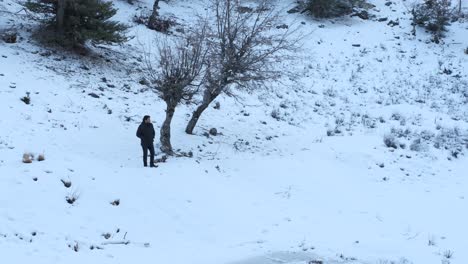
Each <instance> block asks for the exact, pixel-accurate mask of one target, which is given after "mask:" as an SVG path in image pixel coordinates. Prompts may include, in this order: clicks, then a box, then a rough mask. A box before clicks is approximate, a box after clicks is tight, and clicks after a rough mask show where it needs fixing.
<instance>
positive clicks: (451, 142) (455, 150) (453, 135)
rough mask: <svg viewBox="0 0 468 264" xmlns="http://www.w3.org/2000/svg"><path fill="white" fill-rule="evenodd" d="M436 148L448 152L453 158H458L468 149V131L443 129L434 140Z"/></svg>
mask: <svg viewBox="0 0 468 264" xmlns="http://www.w3.org/2000/svg"><path fill="white" fill-rule="evenodd" d="M434 147H435V148H437V149H445V150H448V151H450V155H451V156H452V157H454V158H458V156H459V155H460V154H463V153H464V152H465V151H467V149H468V130H467V131H462V130H461V129H459V128H450V129H448V128H442V129H441V130H440V132H439V134H438V135H437V136H435V138H434Z"/></svg>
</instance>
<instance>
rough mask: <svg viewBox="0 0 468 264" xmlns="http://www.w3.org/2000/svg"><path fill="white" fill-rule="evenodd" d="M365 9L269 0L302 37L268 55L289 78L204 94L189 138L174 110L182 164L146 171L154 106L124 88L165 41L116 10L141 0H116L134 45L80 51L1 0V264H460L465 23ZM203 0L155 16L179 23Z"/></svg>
mask: <svg viewBox="0 0 468 264" xmlns="http://www.w3.org/2000/svg"><path fill="white" fill-rule="evenodd" d="M370 2H371V3H372V4H374V5H375V6H376V7H375V8H372V9H370V10H369V13H370V14H371V15H373V16H374V17H371V18H370V19H369V20H363V19H360V18H358V17H347V18H341V19H332V20H316V19H312V18H311V17H309V16H307V15H306V14H300V13H295V14H289V13H287V12H286V10H289V9H291V8H292V7H294V3H295V1H293V0H288V1H279V7H278V8H282V9H284V20H283V21H284V23H285V24H286V25H290V26H292V25H293V24H296V25H298V27H299V31H300V32H301V33H303V34H304V36H305V37H304V39H303V40H302V47H301V51H300V52H299V53H297V54H295V55H296V56H295V59H294V60H293V61H281V62H278V66H281V65H280V64H284V65H286V67H288V68H289V69H291V70H292V71H294V72H296V74H297V76H298V77H297V78H287V77H286V78H284V80H282V82H281V84H273V85H272V87H270V88H271V89H269V90H268V91H265V90H260V91H256V92H253V93H251V94H247V93H242V92H239V93H238V95H239V96H240V99H237V100H236V99H234V98H230V97H227V96H222V97H220V98H219V99H217V102H219V105H220V107H219V109H214V108H213V107H212V106H211V107H210V108H209V109H208V110H207V111H206V113H205V114H204V115H203V116H202V118H201V120H200V122H199V125H198V126H197V128H196V129H195V135H187V134H185V132H184V129H185V125H186V123H187V121H188V120H189V118H190V114H191V113H192V111H193V109H194V108H195V106H194V105H183V106H181V107H180V108H178V109H177V111H176V113H175V117H174V121H173V125H172V133H173V134H172V141H173V142H172V144H173V146H174V148H175V149H180V150H181V151H184V152H190V151H191V152H192V153H193V157H192V158H188V157H187V158H176V157H170V158H169V159H168V160H167V161H166V162H161V163H158V167H157V168H155V169H150V168H144V167H143V166H142V164H141V163H142V162H141V147H140V145H139V144H140V143H139V139H138V138H136V137H135V132H136V129H137V127H138V125H139V124H140V122H141V119H142V117H143V116H144V115H146V114H149V115H151V116H152V119H153V122H154V126H155V128H159V127H160V125H161V122H162V121H163V119H164V116H165V112H164V110H165V104H164V102H163V101H162V100H161V99H159V98H158V97H157V95H156V94H154V93H152V92H151V91H150V90H148V88H147V87H146V86H145V85H142V84H140V80H141V78H142V77H143V73H142V70H143V69H144V66H145V65H144V63H143V61H144V58H143V53H144V51H148V49H150V47H151V44H152V43H153V41H154V39H155V38H158V37H162V36H163V35H162V34H161V33H157V32H155V31H151V30H148V29H147V28H146V27H144V26H142V25H137V24H135V23H134V22H133V20H132V18H133V16H135V15H139V14H141V13H142V12H146V11H145V10H150V8H151V6H152V1H150V0H141V1H135V2H134V4H129V3H127V2H126V1H114V4H115V6H116V7H117V8H118V9H119V12H118V14H117V16H116V19H118V20H119V21H122V22H125V23H127V24H129V25H131V28H130V29H129V35H131V36H133V38H132V39H131V40H130V41H129V42H127V43H125V44H123V45H121V46H103V45H102V46H97V47H93V49H92V52H91V53H90V54H88V55H87V56H82V55H77V54H70V53H66V52H62V51H57V50H53V49H50V48H45V47H42V46H40V45H38V44H36V43H35V42H34V41H33V40H32V39H31V33H30V32H31V29H32V28H33V27H34V26H35V25H36V22H34V21H32V20H29V19H27V17H26V16H25V15H24V13H23V12H19V13H16V12H17V11H19V10H21V8H22V7H21V6H20V5H18V4H17V3H16V2H15V1H13V0H0V11H1V13H0V29H1V30H5V29H9V28H11V27H12V26H13V25H14V26H15V28H17V29H18V30H19V31H18V32H19V36H20V38H19V39H18V42H17V43H14V44H8V43H4V42H2V41H0V114H1V117H0V263H8V264H9V263H37V264H52V263H69V264H75V263H76V264H82V263H101V264H102V263H141V264H146V263H148V264H149V263H170V264H274V263H287V264H311V263H327V264H328V263H330V264H333V263H366V264H367V263H379V264H381V263H382V264H383V263H400V264H403V263H415V264H432V263H446V264H447V263H451V264H465V263H468V251H467V248H468V228H467V226H466V225H467V223H468V172H467V171H468V70H467V69H468V55H467V54H465V53H464V50H465V49H467V48H468V23H467V22H466V21H463V20H460V21H457V22H454V23H452V25H451V26H450V27H449V31H448V32H447V37H446V39H445V43H444V44H434V43H432V42H430V41H429V40H430V35H429V34H428V33H426V32H424V30H421V29H418V31H417V34H416V36H413V35H411V33H410V31H411V28H412V26H411V21H410V14H409V12H408V8H409V6H410V4H411V3H410V1H381V0H372V1H370ZM207 3H208V1H189V0H177V1H169V2H161V9H160V12H161V14H162V15H163V16H165V17H172V18H174V19H175V20H176V22H177V23H178V25H179V26H180V27H183V26H189V25H191V23H192V22H193V20H194V18H195V16H194V14H196V13H204V12H205V8H206V6H207ZM387 3H390V4H387ZM3 11H9V12H3ZM465 11H468V10H465ZM11 12H14V13H11ZM15 13H16V14H15ZM390 21H392V22H394V23H389V22H390ZM278 30H282V29H281V28H279V29H278ZM284 65H283V66H284ZM28 94H29V98H30V102H29V104H26V103H25V102H24V101H22V100H21V98H23V97H25V96H27V95H28ZM211 128H216V129H217V131H218V132H219V134H218V135H217V136H213V135H209V134H208V133H207V132H208V131H209V130H210V129H211ZM158 135H159V130H158V129H157V137H158ZM384 139H386V143H387V145H388V143H394V144H395V148H389V147H387V146H386V144H385V143H384ZM156 147H158V146H156ZM24 153H32V154H34V156H35V158H37V157H38V155H40V154H43V155H44V157H45V160H44V161H37V160H36V159H35V160H34V161H33V162H32V163H31V164H26V163H23V162H22V157H23V154H24ZM157 154H158V158H160V157H161V156H162V154H161V153H157Z"/></svg>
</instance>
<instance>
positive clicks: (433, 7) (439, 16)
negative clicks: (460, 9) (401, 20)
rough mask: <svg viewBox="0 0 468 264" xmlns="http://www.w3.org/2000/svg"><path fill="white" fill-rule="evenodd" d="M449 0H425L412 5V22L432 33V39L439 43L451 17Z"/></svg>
mask: <svg viewBox="0 0 468 264" xmlns="http://www.w3.org/2000/svg"><path fill="white" fill-rule="evenodd" d="M450 4H451V2H450V0H426V1H424V3H421V4H417V5H415V6H414V8H413V11H412V14H413V23H414V24H415V25H418V26H422V27H424V28H426V29H427V30H428V31H430V32H431V33H432V36H433V41H434V42H436V43H439V41H440V39H441V38H443V37H444V32H445V31H447V26H449V25H450V20H451V19H452V17H453V14H452V9H451V8H450Z"/></svg>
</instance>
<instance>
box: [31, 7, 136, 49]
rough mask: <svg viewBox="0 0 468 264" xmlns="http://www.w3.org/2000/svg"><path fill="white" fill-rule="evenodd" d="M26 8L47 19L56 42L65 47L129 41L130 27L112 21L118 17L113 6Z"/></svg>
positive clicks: (48, 26) (46, 21) (45, 21)
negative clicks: (88, 43) (128, 30)
mask: <svg viewBox="0 0 468 264" xmlns="http://www.w3.org/2000/svg"><path fill="white" fill-rule="evenodd" d="M25 5H26V7H27V8H28V9H29V10H31V11H33V12H36V13H40V14H43V15H44V24H45V26H46V28H47V29H48V30H50V31H51V32H53V33H54V34H53V36H52V39H53V40H54V41H56V42H57V43H59V44H61V45H64V46H81V45H84V44H85V42H86V41H88V40H89V41H92V42H93V43H106V44H112V43H121V42H124V41H126V40H127V37H126V36H125V31H126V29H127V26H125V25H123V24H121V23H119V22H116V21H111V20H110V18H111V17H113V16H114V15H115V14H116V13H117V9H115V8H114V7H113V5H112V2H104V1H101V0H29V1H28V2H27V3H26V4H25Z"/></svg>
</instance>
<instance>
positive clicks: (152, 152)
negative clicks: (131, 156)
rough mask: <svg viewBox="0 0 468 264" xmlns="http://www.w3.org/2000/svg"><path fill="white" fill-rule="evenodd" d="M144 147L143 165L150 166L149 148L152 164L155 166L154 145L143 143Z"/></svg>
mask: <svg viewBox="0 0 468 264" xmlns="http://www.w3.org/2000/svg"><path fill="white" fill-rule="evenodd" d="M141 147H142V148H143V165H145V167H146V166H148V161H147V160H148V150H149V151H150V166H151V167H153V166H154V145H153V144H151V145H141Z"/></svg>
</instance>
